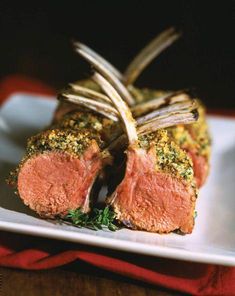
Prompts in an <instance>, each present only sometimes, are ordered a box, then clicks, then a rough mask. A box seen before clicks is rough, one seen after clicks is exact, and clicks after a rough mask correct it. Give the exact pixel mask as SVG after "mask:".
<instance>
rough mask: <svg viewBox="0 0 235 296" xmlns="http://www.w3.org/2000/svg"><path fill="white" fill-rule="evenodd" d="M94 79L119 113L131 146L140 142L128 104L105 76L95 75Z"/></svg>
mask: <svg viewBox="0 0 235 296" xmlns="http://www.w3.org/2000/svg"><path fill="white" fill-rule="evenodd" d="M93 78H94V80H95V82H96V83H98V84H99V85H100V86H101V88H102V89H103V90H104V92H105V93H106V94H107V95H108V96H109V98H110V99H111V100H112V101H113V104H114V106H115V107H116V108H117V110H118V111H119V114H120V117H121V119H122V121H123V123H124V127H125V130H126V133H127V137H128V140H129V143H130V145H132V144H135V143H136V142H137V141H138V136H137V131H136V127H135V125H136V122H135V120H134V119H133V117H132V114H131V112H130V109H129V108H128V107H127V105H126V103H125V102H124V101H123V100H122V98H121V97H120V95H119V94H118V92H117V91H116V90H115V89H114V87H113V86H112V85H111V84H110V83H109V82H108V81H107V80H106V79H105V78H104V77H103V76H101V75H100V74H99V73H95V74H94V76H93Z"/></svg>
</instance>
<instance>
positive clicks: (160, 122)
mask: <svg viewBox="0 0 235 296" xmlns="http://www.w3.org/2000/svg"><path fill="white" fill-rule="evenodd" d="M197 119H198V112H197V110H193V111H191V112H187V113H183V114H181V113H177V114H173V115H171V116H163V117H158V118H156V119H155V120H152V121H149V122H147V123H144V124H143V125H140V126H138V129H137V130H138V135H145V134H149V133H151V132H155V131H156V130H158V129H161V128H167V127H170V126H174V125H177V124H191V123H194V122H196V121H197Z"/></svg>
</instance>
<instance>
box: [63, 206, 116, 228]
mask: <svg viewBox="0 0 235 296" xmlns="http://www.w3.org/2000/svg"><path fill="white" fill-rule="evenodd" d="M65 220H66V221H68V222H71V223H72V224H73V225H74V226H77V227H86V228H89V229H92V230H99V229H103V228H108V229H109V230H111V231H116V230H118V229H119V228H118V227H117V226H116V225H115V224H114V223H113V222H114V221H115V213H114V212H113V211H112V210H111V209H110V207H108V206H106V207H105V208H104V209H97V208H93V209H92V211H91V212H90V213H83V212H82V211H81V209H80V208H79V209H76V210H70V211H69V213H68V214H67V216H66V217H65Z"/></svg>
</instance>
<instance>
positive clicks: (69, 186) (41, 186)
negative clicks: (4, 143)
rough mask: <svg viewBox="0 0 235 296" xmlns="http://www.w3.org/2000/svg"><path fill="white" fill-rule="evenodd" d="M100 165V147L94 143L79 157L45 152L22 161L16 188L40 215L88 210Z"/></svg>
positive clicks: (64, 153)
mask: <svg viewBox="0 0 235 296" xmlns="http://www.w3.org/2000/svg"><path fill="white" fill-rule="evenodd" d="M100 168H101V159H100V154H99V147H98V145H97V144H96V143H93V144H92V145H91V147H89V148H88V149H87V150H86V151H85V153H84V154H83V156H82V157H80V158H77V157H74V156H71V155H69V154H68V153H66V152H55V151H53V152H44V153H41V154H37V155H35V156H33V157H31V158H29V159H28V160H26V162H25V163H24V164H23V166H22V167H21V169H20V171H19V175H18V190H19V195H20V197H21V198H22V200H23V202H24V203H25V204H26V205H28V206H29V207H30V208H31V209H32V210H34V211H36V212H37V213H38V214H39V215H40V216H44V217H51V218H53V217H55V216H57V215H58V216H64V215H66V214H67V212H68V210H70V209H76V208H80V207H83V209H84V211H88V210H89V198H88V195H89V191H90V188H91V186H92V184H93V182H94V180H95V178H96V176H97V173H98V172H99V170H100Z"/></svg>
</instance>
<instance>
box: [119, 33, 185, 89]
mask: <svg viewBox="0 0 235 296" xmlns="http://www.w3.org/2000/svg"><path fill="white" fill-rule="evenodd" d="M180 35H181V34H180V33H177V32H176V31H175V29H174V28H169V29H168V30H165V31H164V32H162V33H161V34H160V35H158V36H157V37H155V38H154V39H153V40H152V41H151V42H150V43H149V44H148V45H147V46H146V47H144V48H143V49H142V50H141V51H140V53H139V54H138V55H137V56H136V57H135V58H134V60H133V61H132V62H131V63H130V64H129V66H128V67H127V69H126V71H125V73H124V81H125V84H126V85H129V84H133V82H134V81H135V80H136V79H137V77H138V76H139V75H140V73H141V72H142V71H143V70H144V68H146V66H147V65H148V64H149V63H150V62H151V61H152V60H153V59H154V58H155V57H156V56H158V55H159V54H160V53H161V52H162V51H163V50H164V49H166V48H167V47H168V46H170V45H171V44H172V43H173V42H174V41H176V40H177V39H178V38H179V37H180Z"/></svg>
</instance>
